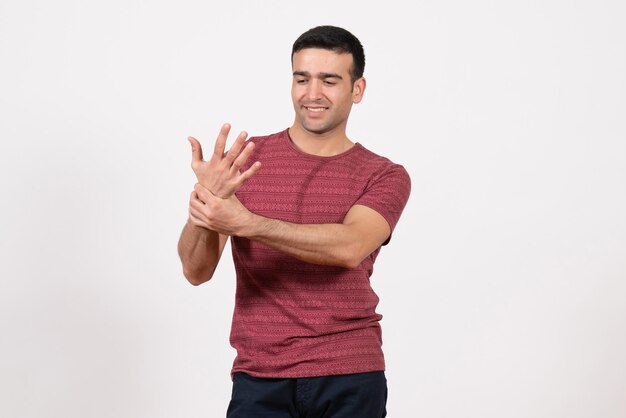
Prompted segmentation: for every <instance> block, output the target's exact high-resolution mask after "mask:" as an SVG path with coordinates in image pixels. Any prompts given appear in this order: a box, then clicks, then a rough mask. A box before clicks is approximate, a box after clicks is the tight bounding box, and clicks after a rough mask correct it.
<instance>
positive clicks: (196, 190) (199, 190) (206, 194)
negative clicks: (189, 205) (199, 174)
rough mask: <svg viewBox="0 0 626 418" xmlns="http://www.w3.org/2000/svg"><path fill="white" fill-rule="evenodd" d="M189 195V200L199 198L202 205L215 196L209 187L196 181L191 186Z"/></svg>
mask: <svg viewBox="0 0 626 418" xmlns="http://www.w3.org/2000/svg"><path fill="white" fill-rule="evenodd" d="M191 197H192V199H191V200H199V201H200V203H201V204H203V205H204V204H206V203H207V202H208V201H209V200H210V199H212V198H215V196H214V195H213V193H212V192H211V191H210V190H209V189H207V188H206V187H204V186H202V185H201V184H199V183H196V185H195V186H194V187H193V192H192V193H191Z"/></svg>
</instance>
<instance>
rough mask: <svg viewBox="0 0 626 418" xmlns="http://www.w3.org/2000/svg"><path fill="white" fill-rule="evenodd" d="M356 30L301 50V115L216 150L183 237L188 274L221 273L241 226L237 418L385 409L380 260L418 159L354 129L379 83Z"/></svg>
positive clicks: (309, 41)
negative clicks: (374, 282) (377, 281)
mask: <svg viewBox="0 0 626 418" xmlns="http://www.w3.org/2000/svg"><path fill="white" fill-rule="evenodd" d="M364 66H365V57H364V53H363V48H362V46H361V43H360V42H359V40H358V39H357V38H356V37H354V36H353V35H352V34H351V33H350V32H348V31H346V30H344V29H341V28H337V27H333V26H320V27H316V28H313V29H311V30H309V31H307V32H305V33H304V34H302V35H301V36H300V37H299V38H298V39H297V40H296V42H295V43H294V45H293V50H292V67H293V84H292V88H291V95H292V100H293V105H294V110H295V120H294V122H293V125H292V126H291V127H290V128H288V129H286V130H284V131H282V132H279V133H277V134H273V135H269V136H265V137H254V138H250V140H248V141H246V137H247V135H246V133H245V132H242V133H241V134H240V135H239V136H238V137H237V139H236V141H235V142H234V144H233V146H232V147H231V148H230V150H229V151H228V152H227V153H224V149H225V143H226V138H227V136H228V133H229V130H230V126H228V125H224V126H223V127H222V129H221V131H220V134H219V136H218V138H217V141H216V143H215V148H214V151H213V154H212V155H211V157H210V158H209V159H208V161H204V159H203V155H202V148H201V146H200V143H199V142H198V141H197V140H196V139H194V138H189V140H190V142H191V146H192V168H193V170H194V172H195V174H196V177H197V179H198V183H197V184H196V186H195V188H194V191H193V192H192V193H191V198H190V203H189V219H188V221H187V224H186V225H185V227H184V229H183V232H182V235H181V237H180V241H179V247H178V248H179V255H180V258H181V261H182V264H183V270H184V274H185V277H186V278H187V279H188V280H189V282H191V283H192V284H194V285H198V284H201V283H203V282H206V281H208V280H209V279H210V278H211V276H212V275H213V272H214V271H215V267H216V266H217V264H218V262H219V259H220V257H221V254H222V251H223V249H224V244H225V243H226V240H227V239H228V237H231V246H232V254H233V259H234V263H235V269H236V273H237V291H236V297H235V311H234V315H233V322H232V330H231V338H230V341H231V344H232V345H233V347H235V348H236V349H237V357H236V358H235V361H234V365H233V369H232V376H233V394H232V400H231V402H230V405H229V408H228V416H229V417H257V416H258V417H260V416H263V417H265V416H268V417H269V416H271V417H297V416H307V417H311V416H314V417H322V416H324V417H332V418H337V417H352V418H354V417H359V418H367V417H372V418H373V417H383V416H385V414H386V410H385V404H386V398H387V386H386V380H385V376H384V369H385V364H384V358H383V352H382V349H381V345H382V339H381V329H380V325H379V321H380V319H381V315H379V314H377V313H376V311H375V308H376V305H377V304H378V297H377V296H376V294H375V293H374V291H373V290H372V288H371V286H370V281H369V279H370V275H371V274H372V271H373V265H374V261H375V259H376V256H377V255H378V253H379V251H380V248H381V246H382V245H385V244H386V243H387V242H388V241H389V239H390V237H391V232H392V230H393V228H394V226H395V225H396V223H397V221H398V219H399V217H400V214H401V212H402V210H403V209H404V206H405V204H406V201H407V199H408V197H409V192H410V179H409V176H408V174H407V172H406V171H405V170H404V168H403V167H402V166H400V165H398V164H394V163H392V162H391V161H389V160H388V159H386V158H384V157H380V156H378V155H376V154H374V153H372V152H370V151H368V150H367V149H365V147H363V146H362V145H360V144H358V143H354V142H352V141H351V140H350V139H349V138H348V137H347V136H346V124H347V122H348V116H349V114H350V110H351V108H352V105H353V104H355V103H359V102H360V101H361V99H362V98H363V93H364V92H365V86H366V83H365V79H364V78H363V69H364Z"/></svg>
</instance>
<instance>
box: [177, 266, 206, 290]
mask: <svg viewBox="0 0 626 418" xmlns="http://www.w3.org/2000/svg"><path fill="white" fill-rule="evenodd" d="M183 275H184V276H185V278H186V279H187V281H188V282H189V283H191V284H192V285H193V286H200V285H201V284H202V283H206V282H208V281H209V280H211V278H212V277H213V271H211V272H208V273H206V272H200V271H191V270H188V269H184V268H183Z"/></svg>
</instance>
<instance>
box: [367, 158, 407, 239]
mask: <svg viewBox="0 0 626 418" xmlns="http://www.w3.org/2000/svg"><path fill="white" fill-rule="evenodd" d="M410 193H411V178H410V177H409V173H407V171H406V170H405V169H404V167H402V166H401V165H399V164H392V165H391V166H390V167H389V168H387V169H386V170H384V171H383V172H382V173H381V174H380V175H379V176H378V177H376V178H375V179H374V180H373V181H372V182H371V183H370V184H369V186H368V187H367V189H366V190H365V192H364V193H363V194H362V195H361V196H360V197H359V199H358V200H357V201H356V202H355V205H363V206H367V207H369V208H371V209H374V210H375V211H376V212H378V213H379V214H381V215H382V216H383V217H384V218H385V219H386V220H387V222H388V223H389V227H390V228H391V233H393V230H394V228H395V227H396V224H397V223H398V220H399V219H400V215H401V214H402V211H403V210H404V207H405V206H406V203H407V201H408V200H409V194H410ZM391 233H390V234H389V238H387V240H386V241H385V242H384V243H383V245H386V244H387V243H388V242H389V240H390V239H391Z"/></svg>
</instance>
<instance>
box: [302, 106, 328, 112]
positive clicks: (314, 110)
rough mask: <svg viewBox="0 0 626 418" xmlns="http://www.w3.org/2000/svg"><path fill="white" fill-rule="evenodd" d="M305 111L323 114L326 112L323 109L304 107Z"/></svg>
mask: <svg viewBox="0 0 626 418" xmlns="http://www.w3.org/2000/svg"><path fill="white" fill-rule="evenodd" d="M305 109H306V110H310V111H312V112H323V111H324V110H326V108H325V107H306V106H305Z"/></svg>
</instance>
